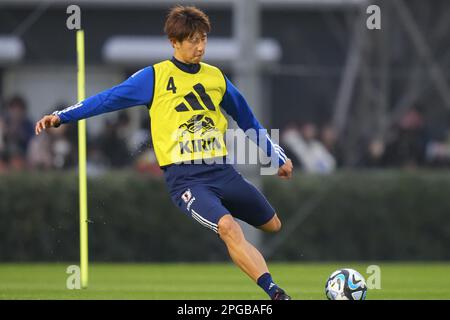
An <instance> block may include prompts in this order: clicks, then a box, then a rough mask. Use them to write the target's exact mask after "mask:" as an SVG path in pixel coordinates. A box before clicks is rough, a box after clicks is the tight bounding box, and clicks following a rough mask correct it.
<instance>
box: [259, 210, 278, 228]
mask: <svg viewBox="0 0 450 320" xmlns="http://www.w3.org/2000/svg"><path fill="white" fill-rule="evenodd" d="M259 228H260V229H261V230H263V231H265V232H278V231H280V230H281V221H280V219H279V218H278V216H277V215H276V214H275V215H274V216H273V218H272V219H271V220H270V221H269V222H267V223H266V224H264V225H262V226H260V227H259Z"/></svg>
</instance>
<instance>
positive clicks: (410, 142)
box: [386, 108, 426, 167]
mask: <svg viewBox="0 0 450 320" xmlns="http://www.w3.org/2000/svg"><path fill="white" fill-rule="evenodd" d="M393 134H394V138H393V140H392V142H391V143H390V144H389V145H388V146H387V149H386V154H387V156H388V159H387V161H388V163H389V164H390V165H394V166H402V167H417V166H420V165H423V164H424V160H425V147H426V132H425V126H424V118H423V115H422V113H421V112H420V111H419V110H418V109H417V108H411V109H409V110H408V111H407V112H406V113H405V114H404V115H403V116H402V117H401V119H400V121H399V122H398V123H397V124H396V125H395V127H394V132H393Z"/></svg>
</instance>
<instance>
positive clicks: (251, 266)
mask: <svg viewBox="0 0 450 320" xmlns="http://www.w3.org/2000/svg"><path fill="white" fill-rule="evenodd" d="M218 231H219V236H220V238H221V239H222V240H223V242H225V245H226V246H227V249H228V253H229V254H230V257H231V259H232V260H233V261H234V263H235V264H236V265H237V266H238V267H239V268H240V269H241V270H242V271H244V272H245V273H246V274H247V275H248V276H249V277H250V278H251V279H253V280H254V281H255V282H256V281H257V280H258V278H259V277H260V276H261V275H263V274H264V273H266V272H269V269H268V268H267V265H266V261H265V260H264V258H263V256H262V255H261V253H260V252H259V251H258V250H257V249H256V248H255V247H254V246H253V245H252V244H251V243H249V242H248V241H247V240H246V239H245V237H244V233H243V232H242V229H241V227H240V226H239V224H238V223H237V222H236V221H235V220H234V218H233V217H232V216H231V215H230V214H227V215H224V216H223V217H222V218H221V219H220V220H219V223H218Z"/></svg>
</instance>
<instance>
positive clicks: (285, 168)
mask: <svg viewBox="0 0 450 320" xmlns="http://www.w3.org/2000/svg"><path fill="white" fill-rule="evenodd" d="M293 169H294V166H293V165H292V161H291V159H287V160H286V163H285V164H283V165H282V166H281V167H279V168H278V176H279V177H280V178H281V179H290V178H291V177H292V171H293Z"/></svg>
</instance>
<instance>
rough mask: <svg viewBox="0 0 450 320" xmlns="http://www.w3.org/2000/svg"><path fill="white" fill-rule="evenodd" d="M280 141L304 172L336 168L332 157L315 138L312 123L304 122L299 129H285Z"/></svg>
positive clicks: (315, 132) (318, 171) (328, 171)
mask: <svg viewBox="0 0 450 320" xmlns="http://www.w3.org/2000/svg"><path fill="white" fill-rule="evenodd" d="M282 143H283V144H284V145H285V146H286V148H288V149H289V150H290V151H291V152H292V153H293V154H294V155H295V156H296V157H297V159H298V160H299V162H300V163H301V166H302V167H303V169H304V171H306V172H310V173H330V172H332V171H334V169H335V168H336V160H335V159H334V157H333V156H332V155H331V154H330V152H329V151H328V150H327V149H326V148H325V147H324V145H323V144H322V143H321V142H320V141H318V140H317V128H316V126H315V125H314V124H313V123H306V124H304V125H303V126H302V128H301V129H300V131H299V130H297V129H295V128H290V129H286V130H285V132H284V133H283V136H282Z"/></svg>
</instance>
